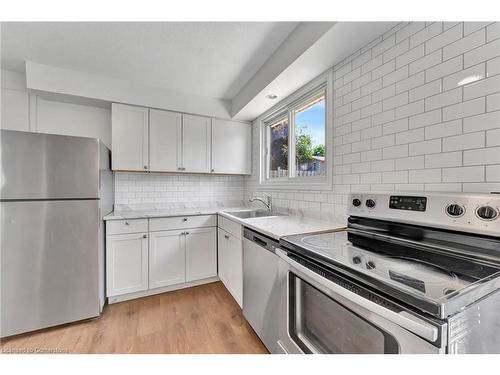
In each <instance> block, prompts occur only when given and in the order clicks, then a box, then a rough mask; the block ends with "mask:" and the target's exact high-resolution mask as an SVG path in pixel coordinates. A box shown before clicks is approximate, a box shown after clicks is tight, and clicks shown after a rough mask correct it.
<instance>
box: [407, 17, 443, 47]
mask: <svg viewBox="0 0 500 375" xmlns="http://www.w3.org/2000/svg"><path fill="white" fill-rule="evenodd" d="M442 31H443V23H442V22H434V23H432V24H430V25H429V26H427V27H426V28H424V29H422V30H421V31H419V32H417V33H415V34H413V35H412V36H410V48H413V47H415V46H417V45H419V44H421V43H424V42H426V41H427V40H429V39H431V38H432V37H434V36H436V35H438V34H440V33H441V32H442Z"/></svg>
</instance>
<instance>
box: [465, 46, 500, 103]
mask: <svg viewBox="0 0 500 375" xmlns="http://www.w3.org/2000/svg"><path fill="white" fill-rule="evenodd" d="M499 52H500V51H499ZM497 92H500V74H499V75H496V76H493V77H490V78H486V79H483V80H481V81H478V82H474V83H471V84H470V85H467V86H465V87H464V100H469V99H473V98H477V97H480V96H486V95H489V94H493V93H497Z"/></svg>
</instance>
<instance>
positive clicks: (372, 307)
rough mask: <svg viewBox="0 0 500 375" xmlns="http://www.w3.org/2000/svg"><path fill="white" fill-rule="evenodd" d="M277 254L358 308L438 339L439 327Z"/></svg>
mask: <svg viewBox="0 0 500 375" xmlns="http://www.w3.org/2000/svg"><path fill="white" fill-rule="evenodd" d="M276 254H277V255H278V256H279V257H280V258H281V259H283V260H284V261H285V262H287V263H288V264H289V265H290V266H292V267H293V268H294V269H296V270H297V271H299V272H300V273H302V274H303V275H305V276H307V277H308V278H309V279H312V280H314V281H315V282H317V283H318V284H320V285H322V286H324V287H326V288H328V289H329V290H331V291H333V292H334V293H336V294H338V295H340V296H342V297H344V298H346V299H349V300H350V301H352V302H354V303H355V304H357V305H358V306H360V307H362V308H364V309H366V310H368V311H370V312H372V313H374V314H377V315H379V316H381V317H383V318H384V319H387V320H389V321H391V322H393V323H395V324H397V325H399V326H401V327H403V328H405V329H407V330H408V331H410V332H413V333H415V334H416V335H418V336H420V337H423V338H424V339H426V340H428V341H430V342H435V341H436V340H437V339H438V335H439V331H438V329H437V327H435V326H433V325H431V324H429V323H427V322H426V321H424V320H422V319H419V318H417V317H416V316H414V315H412V314H410V313H407V312H405V311H402V312H400V313H397V312H395V311H392V310H389V309H386V308H385V307H383V306H380V305H378V304H376V303H374V302H372V301H370V300H368V299H366V298H364V297H361V296H359V295H357V294H356V293H353V292H351V291H349V290H347V289H345V288H343V287H341V286H340V285H337V284H335V283H334V282H332V281H330V280H328V279H326V278H324V277H322V276H320V275H318V274H317V273H315V272H313V271H311V270H310V269H309V268H307V267H305V266H303V265H302V264H300V263H298V262H296V261H294V260H293V259H291V258H290V257H288V256H287V254H286V253H285V252H284V251H283V250H281V249H276Z"/></svg>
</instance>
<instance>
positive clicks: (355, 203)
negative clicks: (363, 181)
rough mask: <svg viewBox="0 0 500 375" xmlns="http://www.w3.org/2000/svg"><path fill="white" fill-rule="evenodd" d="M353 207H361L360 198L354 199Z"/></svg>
mask: <svg viewBox="0 0 500 375" xmlns="http://www.w3.org/2000/svg"><path fill="white" fill-rule="evenodd" d="M352 205H353V206H354V207H359V206H361V201H360V200H359V199H358V198H354V199H353V200H352Z"/></svg>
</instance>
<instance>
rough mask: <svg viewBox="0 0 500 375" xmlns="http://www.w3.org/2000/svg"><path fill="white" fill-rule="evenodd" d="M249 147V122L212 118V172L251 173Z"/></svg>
mask: <svg viewBox="0 0 500 375" xmlns="http://www.w3.org/2000/svg"><path fill="white" fill-rule="evenodd" d="M251 147H252V129H251V125H250V124H246V123H242V122H236V121H228V120H220V119H213V120H212V172H214V173H227V174H251V173H252V170H251V168H252V161H251Z"/></svg>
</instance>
